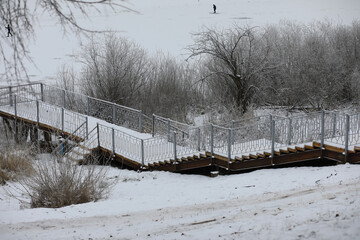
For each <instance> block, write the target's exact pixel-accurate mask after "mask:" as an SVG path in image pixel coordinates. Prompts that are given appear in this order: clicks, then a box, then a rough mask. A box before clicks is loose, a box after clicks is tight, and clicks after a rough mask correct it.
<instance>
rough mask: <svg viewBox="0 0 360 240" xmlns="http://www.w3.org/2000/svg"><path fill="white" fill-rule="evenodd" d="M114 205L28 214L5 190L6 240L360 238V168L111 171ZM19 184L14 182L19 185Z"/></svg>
mask: <svg viewBox="0 0 360 240" xmlns="http://www.w3.org/2000/svg"><path fill="white" fill-rule="evenodd" d="M108 178H109V179H117V183H116V184H115V186H114V188H113V190H112V191H111V194H110V195H109V197H108V199H106V200H101V201H99V202H91V203H86V204H81V205H73V206H68V207H64V208H60V209H45V208H39V209H27V208H22V206H21V204H20V203H19V202H18V201H17V200H14V199H12V198H9V197H8V196H7V195H6V194H4V187H0V212H1V214H0V239H3V240H5V239H349V240H350V239H351V240H353V239H358V237H359V234H360V166H359V165H349V164H345V165H338V166H332V167H301V168H286V169H267V170H258V171H254V172H250V173H245V174H238V175H229V176H218V177H216V178H209V177H205V176H198V175H181V174H173V173H168V172H143V173H136V172H133V171H128V170H120V169H115V168H111V169H110V168H109V172H108ZM13 184H14V183H12V185H13Z"/></svg>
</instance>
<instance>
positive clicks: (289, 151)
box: [0, 90, 360, 173]
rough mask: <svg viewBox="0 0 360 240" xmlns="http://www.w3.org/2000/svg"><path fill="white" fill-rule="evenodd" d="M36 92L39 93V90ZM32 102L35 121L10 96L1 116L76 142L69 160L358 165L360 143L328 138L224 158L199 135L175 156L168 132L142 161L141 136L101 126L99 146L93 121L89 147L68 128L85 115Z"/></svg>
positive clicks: (224, 166)
mask: <svg viewBox="0 0 360 240" xmlns="http://www.w3.org/2000/svg"><path fill="white" fill-rule="evenodd" d="M41 92H43V90H42V91H41ZM10 96H11V95H10ZM0 97H1V96H0ZM42 98H43V97H42ZM3 99H5V100H4V101H5V102H6V101H7V99H9V96H5V98H3ZM31 101H32V103H31V104H32V106H34V107H35V106H36V107H37V119H36V114H32V116H30V115H29V114H31V110H29V107H27V109H26V110H27V111H28V112H27V114H28V115H29V117H28V118H27V117H26V116H27V115H21V114H19V112H20V111H21V110H22V109H21V108H16V101H15V105H11V104H13V102H12V101H11V97H10V101H9V104H10V105H9V106H11V107H12V108H11V109H12V110H13V111H9V110H8V109H6V107H4V108H0V117H2V118H4V119H6V120H7V121H12V123H13V124H14V126H17V125H18V124H19V125H21V124H26V125H28V126H30V127H33V128H36V129H37V130H42V131H47V132H51V133H53V134H55V135H57V136H62V137H63V138H69V137H72V140H73V141H75V142H77V146H76V148H77V149H73V152H74V154H73V155H72V156H68V158H69V159H71V160H74V161H78V162H81V161H82V160H83V159H86V158H87V157H88V155H91V154H93V153H94V152H96V153H97V154H101V155H103V156H106V157H107V158H111V159H112V160H113V161H114V162H118V163H120V164H121V166H123V167H126V168H129V169H134V170H142V171H153V170H160V171H171V172H187V171H196V170H199V171H202V170H206V171H211V170H219V171H223V172H227V173H232V172H234V173H236V172H240V171H246V170H250V169H260V168H268V167H277V166H286V165H294V164H297V165H302V164H304V165H305V164H344V163H352V164H358V163H360V144H359V145H358V146H356V145H352V147H351V148H349V147H346V146H341V145H339V144H332V143H329V142H327V143H323V144H321V143H320V142H316V141H313V142H310V143H308V144H307V145H306V144H305V145H304V144H295V145H291V146H286V145H283V147H277V148H275V149H274V148H272V151H258V152H256V153H254V152H252V153H251V154H236V153H235V154H227V156H224V155H222V154H219V153H217V152H216V151H215V152H213V153H210V152H209V151H203V152H201V151H200V138H198V140H196V141H198V143H199V144H198V145H197V147H196V148H199V151H197V150H195V151H193V152H198V153H197V154H188V155H186V154H187V153H186V151H187V150H185V151H184V152H182V155H181V156H180V157H176V156H177V154H176V152H177V150H178V151H181V150H182V148H183V147H182V146H180V145H177V144H176V138H175V141H173V142H172V143H171V144H170V142H168V141H171V140H169V135H167V137H165V139H167V140H165V144H164V145H159V146H160V149H161V146H164V147H166V148H167V153H166V154H167V155H166V154H165V155H164V156H161V157H160V158H162V160H160V161H159V160H156V159H159V157H152V156H150V155H149V158H147V159H145V160H146V161H144V141H145V140H142V139H141V138H139V137H134V138H132V137H131V136H130V137H129V135H127V136H125V135H124V134H123V133H119V134H118V135H114V128H112V129H111V128H109V127H107V126H104V129H105V128H107V130H104V131H107V132H104V133H101V134H102V135H104V136H105V135H106V134H107V135H106V137H107V138H106V139H105V140H106V141H107V143H106V144H105V143H104V144H102V143H101V142H100V137H99V135H100V132H101V129H100V130H99V125H98V126H97V133H96V132H95V133H94V134H95V135H96V134H97V135H96V136H95V139H92V144H90V145H89V144H88V143H87V142H88V139H87V138H85V137H81V136H80V137H79V136H76V135H73V134H74V133H73V132H71V131H74V126H76V127H75V128H77V127H78V126H79V125H80V124H81V123H82V124H84V123H83V121H84V119H86V129H87V130H86V131H89V127H88V125H87V124H88V119H87V117H86V115H81V114H80V113H76V114H77V115H78V119H81V121H80V120H79V122H78V123H77V124H75V125H71V122H72V121H71V116H72V115H71V114H72V113H70V112H69V113H68V115H66V116H70V115H71V116H70V117H69V119H68V120H67V121H64V111H68V110H64V107H62V108H61V107H59V106H56V105H54V106H53V107H52V105H51V103H46V104H47V106H50V107H44V109H43V111H46V112H41V111H39V104H41V102H42V101H40V100H31ZM31 101H25V102H24V103H25V104H29V105H25V106H30V105H31V104H30V102H31ZM35 101H36V104H35ZM39 102H40V103H39ZM3 106H5V105H3ZM14 107H15V108H14ZM114 109H115V108H114ZM24 111H25V109H24ZM34 111H36V110H34ZM29 112H30V113H29ZM113 112H114V111H113ZM40 113H41V114H44V115H43V116H44V117H45V116H46V115H47V114H57V115H54V117H53V119H50V120H51V121H53V122H54V124H55V125H56V126H55V125H51V124H46V123H44V122H42V121H40V120H39V114H40ZM61 114H62V115H61ZM58 118H62V120H61V121H60V120H59V119H58ZM93 118H94V117H93ZM35 119H36V120H35ZM94 119H95V120H96V118H94ZM114 119H115V117H114V118H113V122H114ZM136 119H137V116H136ZM47 120H48V121H50V120H49V119H47ZM65 120H66V119H65ZM99 121H100V119H99ZM286 121H287V120H286ZM357 121H358V119H357ZM64 122H65V123H67V124H68V126H66V125H65V128H64ZM347 122H348V123H349V120H347ZM358 122H359V124H360V121H358ZM358 122H356V124H358ZM59 123H60V124H59ZM61 123H62V124H61ZM168 123H169V122H168ZM153 126H154V122H153ZM331 126H332V127H333V129H334V131H332V132H333V133H334V134H335V133H336V131H335V129H336V128H337V126H336V124H335V122H334V124H333V125H331ZM355 126H356V125H355ZM66 127H67V128H66ZM165 127H166V128H167V129H168V130H170V125H167V126H165ZM267 128H268V126H266V128H264V129H267ZM65 129H67V130H65ZM141 129H142V128H141ZM153 130H154V128H153ZM225 130H226V132H227V133H230V134H229V135H228V136H227V140H226V142H227V144H228V145H227V146H226V147H232V146H235V145H231V144H230V142H231V140H232V139H233V140H234V139H237V136H236V132H235V134H234V136H232V132H230V131H231V129H228V128H226V129H225ZM273 130H274V127H273ZM99 131H100V132H99ZM111 131H112V143H111ZM307 131H309V130H307ZM356 131H359V130H358V129H357V130H356ZM348 132H349V131H348ZM198 133H199V134H200V129H198ZM290 133H291V132H290V130H289V132H288V133H285V135H289V134H290ZM168 134H169V133H168ZM123 135H124V136H125V137H127V138H128V140H129V141H130V143H129V144H130V148H131V144H133V145H134V146H135V147H134V149H135V150H134V149H131V151H133V152H131V153H129V152H128V155H126V154H122V153H119V152H121V149H119V148H121V146H122V145H118V146H117V147H118V149H117V150H118V151H115V143H114V142H115V140H114V136H118V137H119V138H117V139H116V141H122V139H121V138H120V137H122V136H123ZM175 136H176V134H175ZM194 136H200V135H194ZM219 136H222V135H221V134H220V135H219ZM289 136H290V135H289ZM359 136H360V135H359ZM342 137H343V136H342V135H340V136H337V138H339V139H341V138H342ZM135 138H136V139H135ZM260 138H264V137H262V136H260ZM358 138H359V137H358ZM134 139H135V140H134ZM146 140H148V139H146ZM163 140H164V139H163ZM264 141H265V142H266V141H268V140H267V139H265V138H264ZM94 142H95V143H94ZM354 142H355V143H358V142H359V139H356V140H355V141H354ZM118 143H119V142H118ZM169 144H170V148H172V147H174V149H175V151H174V152H175V154H174V155H172V154H171V155H169ZM273 144H274V143H273ZM147 146H150V147H151V145H147ZM266 146H268V145H266ZM138 147H139V148H138ZM140 147H141V148H140ZM157 147H158V145H157ZM176 147H178V149H177V150H176ZM192 147H194V146H192ZM110 148H111V149H110ZM183 149H184V148H183ZM264 149H266V148H264ZM139 150H140V151H141V155H142V156H141V157H139V153H138V152H139ZM171 151H172V150H171ZM191 151H192V150H191ZM227 151H228V153H231V149H227ZM125 152H126V151H125ZM248 152H250V151H248ZM74 155H78V156H80V158H75V157H74ZM135 155H136V157H137V158H136V157H134V158H132V157H129V156H135ZM171 156H175V157H176V159H175V158H174V157H173V158H171ZM141 159H142V160H141ZM150 159H153V160H150Z"/></svg>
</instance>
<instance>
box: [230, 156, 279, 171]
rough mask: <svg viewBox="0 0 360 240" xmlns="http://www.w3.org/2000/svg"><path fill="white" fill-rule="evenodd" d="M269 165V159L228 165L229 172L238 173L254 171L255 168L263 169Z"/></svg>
mask: <svg viewBox="0 0 360 240" xmlns="http://www.w3.org/2000/svg"><path fill="white" fill-rule="evenodd" d="M270 166H272V164H271V158H259V159H257V160H254V161H241V162H239V161H237V162H234V163H232V164H230V171H240V170H246V169H256V168H264V167H270Z"/></svg>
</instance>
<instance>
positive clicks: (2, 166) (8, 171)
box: [0, 147, 34, 184]
mask: <svg viewBox="0 0 360 240" xmlns="http://www.w3.org/2000/svg"><path fill="white" fill-rule="evenodd" d="M32 155H33V154H32V150H31V148H28V147H15V149H11V150H1V151H0V184H5V182H6V181H16V180H19V179H20V178H22V177H23V176H29V175H31V173H33V170H34V169H33V167H32V157H31V156H32Z"/></svg>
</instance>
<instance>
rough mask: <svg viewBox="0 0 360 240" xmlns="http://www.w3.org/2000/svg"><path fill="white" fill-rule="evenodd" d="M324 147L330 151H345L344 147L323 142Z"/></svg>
mask: <svg viewBox="0 0 360 240" xmlns="http://www.w3.org/2000/svg"><path fill="white" fill-rule="evenodd" d="M324 148H325V149H326V150H330V151H333V152H337V153H343V152H345V149H344V148H340V147H334V146H332V145H328V144H324Z"/></svg>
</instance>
